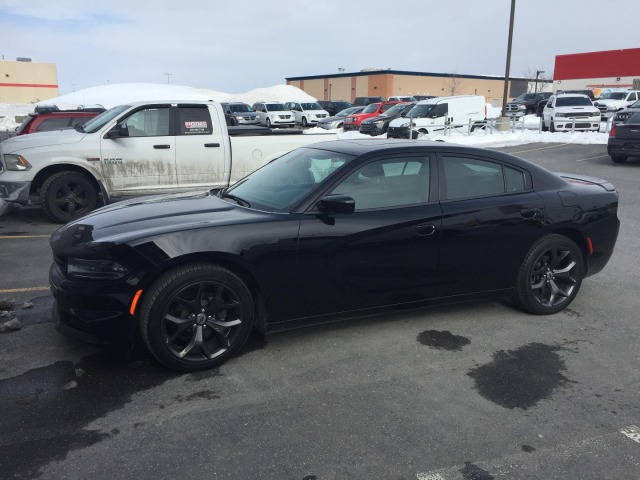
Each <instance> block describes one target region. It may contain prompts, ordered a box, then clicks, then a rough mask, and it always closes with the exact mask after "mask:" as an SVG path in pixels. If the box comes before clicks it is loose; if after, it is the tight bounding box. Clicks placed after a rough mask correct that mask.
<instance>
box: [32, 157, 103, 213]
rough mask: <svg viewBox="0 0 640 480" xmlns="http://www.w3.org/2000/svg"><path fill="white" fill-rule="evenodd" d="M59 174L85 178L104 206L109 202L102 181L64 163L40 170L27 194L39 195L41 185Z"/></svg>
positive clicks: (86, 170) (83, 170) (87, 170)
mask: <svg viewBox="0 0 640 480" xmlns="http://www.w3.org/2000/svg"><path fill="white" fill-rule="evenodd" d="M59 172H76V173H80V174H82V175H84V176H86V177H87V178H88V179H89V180H90V181H91V182H92V183H93V184H94V186H95V187H96V190H97V191H98V193H99V194H100V197H101V198H102V202H103V204H105V205H106V204H107V203H108V202H109V194H108V192H107V190H106V189H105V188H104V185H103V183H102V181H100V179H98V178H96V176H95V175H94V174H93V173H92V172H91V170H89V169H88V168H83V167H80V166H78V165H74V164H71V163H64V164H61V163H57V164H55V165H50V166H48V167H45V168H43V169H42V170H40V171H39V172H38V173H37V174H36V176H35V177H34V178H33V180H32V181H31V189H30V191H29V194H30V195H33V194H40V189H41V188H42V185H43V184H44V182H46V181H47V179H48V178H49V177H51V176H52V175H55V174H56V173H59Z"/></svg>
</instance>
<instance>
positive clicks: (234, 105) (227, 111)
mask: <svg viewBox="0 0 640 480" xmlns="http://www.w3.org/2000/svg"><path fill="white" fill-rule="evenodd" d="M220 105H222V109H223V111H224V118H225V120H226V121H227V125H229V126H231V127H233V126H236V125H258V124H259V123H260V120H258V114H257V113H256V111H255V110H254V109H253V108H251V106H249V105H248V104H246V103H244V102H231V103H221V104H220Z"/></svg>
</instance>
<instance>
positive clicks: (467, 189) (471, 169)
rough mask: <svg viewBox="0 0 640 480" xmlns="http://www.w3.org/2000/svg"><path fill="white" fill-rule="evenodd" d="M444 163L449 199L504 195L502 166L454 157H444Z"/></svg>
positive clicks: (447, 196)
mask: <svg viewBox="0 0 640 480" xmlns="http://www.w3.org/2000/svg"><path fill="white" fill-rule="evenodd" d="M442 162H443V166H444V174H445V178H444V183H445V189H446V198H447V199H449V200H452V199H457V198H465V197H478V196H485V195H498V194H501V193H504V180H503V178H502V166H501V165H500V164H497V163H493V162H487V161H484V160H477V159H473V158H464V157H453V156H445V157H443V159H442ZM514 176H515V175H514ZM523 180H524V177H523ZM514 182H515V184H516V185H517V180H515V179H514Z"/></svg>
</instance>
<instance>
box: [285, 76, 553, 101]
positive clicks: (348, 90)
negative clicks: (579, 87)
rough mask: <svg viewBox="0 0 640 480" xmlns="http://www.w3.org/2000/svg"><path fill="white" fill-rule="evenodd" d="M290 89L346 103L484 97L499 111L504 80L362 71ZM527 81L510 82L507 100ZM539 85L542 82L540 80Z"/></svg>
mask: <svg viewBox="0 0 640 480" xmlns="http://www.w3.org/2000/svg"><path fill="white" fill-rule="evenodd" d="M285 80H286V81H287V85H293V86H294V87H298V88H299V89H300V90H303V91H304V92H306V93H308V94H309V95H311V96H313V97H315V98H316V99H318V100H346V101H348V102H353V100H354V99H355V98H356V97H365V96H376V97H385V98H388V97H390V96H391V95H437V96H440V97H441V96H445V95H484V97H485V98H486V101H487V103H490V104H492V105H493V106H496V107H499V106H501V105H502V95H503V93H504V77H493V76H482V75H457V74H448V73H429V72H405V71H401V70H376V69H371V70H362V71H360V72H355V73H339V74H335V75H316V76H311V77H290V78H286V79H285ZM528 82H530V80H529V81H528V80H527V79H526V78H511V80H510V85H509V94H508V99H509V100H511V98H513V97H517V96H518V95H520V94H521V93H525V92H527V86H528ZM539 82H542V81H541V80H539Z"/></svg>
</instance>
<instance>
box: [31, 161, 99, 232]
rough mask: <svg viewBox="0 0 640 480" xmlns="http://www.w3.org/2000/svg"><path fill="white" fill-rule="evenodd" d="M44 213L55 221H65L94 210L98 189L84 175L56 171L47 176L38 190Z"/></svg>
mask: <svg viewBox="0 0 640 480" xmlns="http://www.w3.org/2000/svg"><path fill="white" fill-rule="evenodd" d="M40 203H41V205H42V210H43V212H44V213H45V215H46V216H47V217H48V218H49V219H50V220H52V221H53V222H56V223H67V222H70V221H71V220H75V219H77V218H80V217H82V216H84V215H86V214H87V213H89V212H91V211H92V210H95V208H96V205H97V203H98V191H97V188H96V186H95V184H94V183H93V181H91V180H90V179H89V178H88V177H87V176H86V175H83V174H82V173H78V172H58V173H56V174H54V175H52V176H51V177H49V178H48V179H47V180H46V181H45V182H44V184H43V185H42V188H41V190H40Z"/></svg>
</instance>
